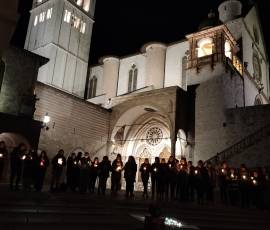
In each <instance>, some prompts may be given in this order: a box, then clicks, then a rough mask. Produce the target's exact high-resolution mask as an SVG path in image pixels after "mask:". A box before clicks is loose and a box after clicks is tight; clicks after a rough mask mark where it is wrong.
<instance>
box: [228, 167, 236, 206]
mask: <svg viewBox="0 0 270 230" xmlns="http://www.w3.org/2000/svg"><path fill="white" fill-rule="evenodd" d="M228 177H229V178H228V195H229V201H230V204H231V205H232V206H236V204H237V201H238V199H239V181H238V175H237V172H236V169H234V168H230V171H229V175H228Z"/></svg>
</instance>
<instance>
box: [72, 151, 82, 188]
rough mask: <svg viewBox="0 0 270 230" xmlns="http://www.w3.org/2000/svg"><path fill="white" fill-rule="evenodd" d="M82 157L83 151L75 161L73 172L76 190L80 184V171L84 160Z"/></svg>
mask: <svg viewBox="0 0 270 230" xmlns="http://www.w3.org/2000/svg"><path fill="white" fill-rule="evenodd" d="M82 158H83V157H82V152H78V153H77V156H76V158H75V162H74V173H73V174H74V175H73V177H74V187H75V190H76V189H77V188H79V186H80V171H81V168H80V165H81V162H82Z"/></svg>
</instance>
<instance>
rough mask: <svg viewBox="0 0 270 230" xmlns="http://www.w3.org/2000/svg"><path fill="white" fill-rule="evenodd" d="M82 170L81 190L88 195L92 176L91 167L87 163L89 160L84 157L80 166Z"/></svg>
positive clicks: (80, 175) (80, 177) (80, 176)
mask: <svg viewBox="0 0 270 230" xmlns="http://www.w3.org/2000/svg"><path fill="white" fill-rule="evenodd" d="M78 167H79V169H80V173H79V190H80V193H82V194H84V193H86V191H87V189H88V188H89V175H90V167H91V166H90V165H89V164H88V162H87V158H85V157H82V158H81V162H80V164H78Z"/></svg>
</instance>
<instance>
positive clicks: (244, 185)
mask: <svg viewBox="0 0 270 230" xmlns="http://www.w3.org/2000/svg"><path fill="white" fill-rule="evenodd" d="M239 176H240V182H239V189H240V194H241V207H242V208H249V205H250V182H249V180H248V179H249V178H248V176H249V172H248V169H247V167H246V165H245V164H241V166H240V173H239Z"/></svg>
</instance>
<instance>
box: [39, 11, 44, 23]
mask: <svg viewBox="0 0 270 230" xmlns="http://www.w3.org/2000/svg"><path fill="white" fill-rule="evenodd" d="M44 19H45V12H42V13H40V14H39V22H44Z"/></svg>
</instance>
